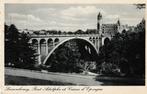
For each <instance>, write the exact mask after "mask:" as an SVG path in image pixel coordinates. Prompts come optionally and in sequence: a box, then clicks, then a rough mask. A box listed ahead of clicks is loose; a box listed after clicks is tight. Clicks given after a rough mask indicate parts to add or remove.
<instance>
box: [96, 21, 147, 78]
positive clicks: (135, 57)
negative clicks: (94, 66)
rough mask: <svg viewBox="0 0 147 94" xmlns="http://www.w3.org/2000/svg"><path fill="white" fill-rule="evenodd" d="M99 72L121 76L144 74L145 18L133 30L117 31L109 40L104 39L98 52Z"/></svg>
mask: <svg viewBox="0 0 147 94" xmlns="http://www.w3.org/2000/svg"><path fill="white" fill-rule="evenodd" d="M98 58H99V63H100V65H99V66H98V68H100V72H101V73H103V74H115V75H120V73H121V75H123V76H142V77H144V75H145V20H144V19H143V20H142V22H141V23H139V24H138V25H137V27H136V28H135V30H134V32H129V31H127V32H126V31H125V30H124V31H123V32H122V33H117V34H116V35H115V36H114V37H113V38H112V39H111V40H109V39H105V42H104V46H102V47H101V48H100V53H99V57H98Z"/></svg>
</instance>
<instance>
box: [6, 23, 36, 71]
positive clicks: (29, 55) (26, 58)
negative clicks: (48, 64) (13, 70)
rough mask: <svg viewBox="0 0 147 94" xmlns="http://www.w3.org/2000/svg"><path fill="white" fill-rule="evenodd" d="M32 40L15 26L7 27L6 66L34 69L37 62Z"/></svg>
mask: <svg viewBox="0 0 147 94" xmlns="http://www.w3.org/2000/svg"><path fill="white" fill-rule="evenodd" d="M29 40H30V38H29V37H28V35H27V34H26V33H24V32H22V33H19V32H18V29H17V28H16V27H15V25H13V24H12V25H11V26H7V25H5V66H11V67H18V68H27V69H32V68H33V67H34V65H35V62H36V59H35V58H36V56H35V55H34V53H35V50H33V49H32V48H31V44H30V43H29Z"/></svg>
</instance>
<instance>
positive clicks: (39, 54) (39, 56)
mask: <svg viewBox="0 0 147 94" xmlns="http://www.w3.org/2000/svg"><path fill="white" fill-rule="evenodd" d="M38 64H39V65H40V64H41V50H40V42H38Z"/></svg>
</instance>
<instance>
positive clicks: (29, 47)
mask: <svg viewBox="0 0 147 94" xmlns="http://www.w3.org/2000/svg"><path fill="white" fill-rule="evenodd" d="M4 8H5V11H4V13H5V19H4V84H5V85H6V86H9V85H11V86H22V85H23V86H29V85H35V86H37V85H41V86H145V69H146V68H145V22H146V18H145V9H146V4H145V3H132V4H51V3H50V4H45V3H40V4H39V3H37V4H35V3H34V4H33V3H31V4H30V3H28V4H27V3H23V4H22V3H20V4H19V3H13V4H12V3H6V4H5V5H4Z"/></svg>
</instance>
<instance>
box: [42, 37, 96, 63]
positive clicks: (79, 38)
mask: <svg viewBox="0 0 147 94" xmlns="http://www.w3.org/2000/svg"><path fill="white" fill-rule="evenodd" d="M75 39H76V40H83V41H85V42H87V43H88V44H90V45H91V47H93V49H94V50H95V52H96V54H98V49H97V48H96V47H95V45H94V44H93V43H92V42H91V41H90V40H89V39H85V38H81V37H78V38H77V37H72V38H68V39H66V40H63V41H61V42H60V43H59V44H57V45H56V46H55V47H54V48H53V49H52V50H51V51H50V52H49V54H48V55H47V56H46V58H45V60H44V61H43V64H45V63H46V62H47V60H48V59H49V57H50V56H51V54H52V53H53V52H54V51H55V50H56V49H57V48H58V47H59V46H60V45H62V44H63V43H65V42H67V41H70V40H75Z"/></svg>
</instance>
